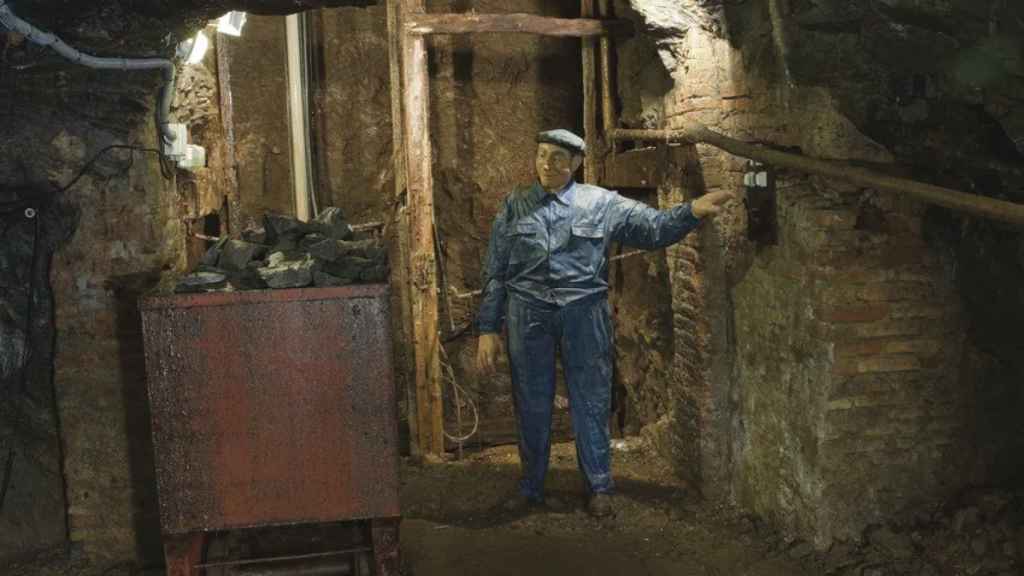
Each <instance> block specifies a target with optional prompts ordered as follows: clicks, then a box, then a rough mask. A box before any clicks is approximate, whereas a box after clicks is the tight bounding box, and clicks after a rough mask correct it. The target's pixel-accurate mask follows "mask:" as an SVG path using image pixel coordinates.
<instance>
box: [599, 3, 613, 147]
mask: <svg viewBox="0 0 1024 576" xmlns="http://www.w3.org/2000/svg"><path fill="white" fill-rule="evenodd" d="M609 4H610V3H609V2H608V0H598V3H597V7H598V15H599V16H600V17H601V18H611V17H612V13H611V7H610V6H609ZM600 42H601V119H602V120H603V121H604V137H605V138H608V133H609V132H611V131H612V130H613V129H614V128H615V126H616V125H617V124H618V119H617V118H616V117H615V101H614V99H613V97H612V94H613V91H612V86H613V84H612V39H611V38H610V37H608V36H601V40H600ZM608 139H609V140H610V138H608ZM609 144H611V142H609Z"/></svg>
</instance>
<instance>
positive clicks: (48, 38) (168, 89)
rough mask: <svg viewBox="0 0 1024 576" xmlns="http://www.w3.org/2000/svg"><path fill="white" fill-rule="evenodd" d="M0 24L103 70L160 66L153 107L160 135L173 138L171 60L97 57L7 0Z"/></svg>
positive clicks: (1, 5)
mask: <svg viewBox="0 0 1024 576" xmlns="http://www.w3.org/2000/svg"><path fill="white" fill-rule="evenodd" d="M0 24H2V25H3V26H4V27H6V28H7V29H9V30H12V31H14V32H17V33H19V34H22V35H24V36H25V37H26V38H28V39H29V40H30V41H32V42H35V43H36V44H39V45H41V46H49V47H50V48H51V49H53V50H54V51H55V52H57V53H58V54H60V55H61V56H63V57H65V58H67V59H68V60H70V61H72V62H74V63H76V64H81V65H83V66H87V67H89V68H97V69H103V70H161V71H163V75H164V86H163V88H162V90H161V92H160V101H159V103H158V107H157V123H158V124H159V126H160V132H161V134H162V135H163V138H164V139H165V140H166V141H168V142H171V141H174V140H175V134H174V132H173V131H172V130H171V129H170V126H169V124H170V116H171V104H172V103H173V102H174V90H175V82H174V81H175V69H174V62H171V61H170V60H168V59H165V58H100V57H97V56H91V55H89V54H85V53H84V52H81V51H79V50H76V49H74V48H72V47H71V46H69V45H68V44H67V43H65V42H64V41H63V40H61V39H60V38H58V37H57V36H54V35H53V34H50V33H48V32H44V31H43V30H40V29H39V28H36V27H35V26H33V25H32V24H29V23H28V22H26V21H24V20H22V19H21V18H19V17H18V16H17V15H16V14H15V13H14V11H13V10H11V7H10V4H9V3H8V2H7V0H0Z"/></svg>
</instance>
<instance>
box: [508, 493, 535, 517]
mask: <svg viewBox="0 0 1024 576" xmlns="http://www.w3.org/2000/svg"><path fill="white" fill-rule="evenodd" d="M537 504H538V502H537V501H536V500H534V499H533V498H530V497H529V496H527V495H525V494H522V493H520V492H516V493H515V494H513V495H511V496H509V497H508V499H507V500H505V502H504V503H503V504H502V505H501V507H502V508H504V509H505V511H506V512H511V513H519V512H525V511H526V510H527V509H529V508H530V507H532V506H535V505H537Z"/></svg>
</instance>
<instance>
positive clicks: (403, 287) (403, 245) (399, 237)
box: [386, 0, 427, 458]
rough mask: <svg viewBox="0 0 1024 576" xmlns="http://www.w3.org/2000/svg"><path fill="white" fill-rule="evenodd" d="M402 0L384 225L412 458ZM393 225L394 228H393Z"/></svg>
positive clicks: (417, 445)
mask: <svg viewBox="0 0 1024 576" xmlns="http://www.w3.org/2000/svg"><path fill="white" fill-rule="evenodd" d="M401 1H402V0H387V21H388V67H389V72H390V79H391V154H392V157H393V159H394V167H395V195H394V197H393V199H392V202H394V206H395V207H396V208H397V210H393V217H394V218H395V219H397V222H387V223H386V227H387V228H389V229H393V230H394V236H392V237H391V238H392V241H393V242H394V247H395V253H396V255H397V257H398V266H396V267H395V272H394V276H395V279H394V285H396V287H397V289H398V302H399V310H398V314H399V319H398V321H397V322H395V325H396V326H397V327H398V329H397V330H396V331H397V332H398V334H397V335H396V336H397V338H396V340H395V342H396V347H397V349H398V351H399V354H398V360H399V366H400V367H401V369H402V375H401V376H400V377H399V382H400V383H402V384H405V390H404V392H405V401H406V413H407V416H406V418H407V420H408V421H409V437H410V441H409V444H410V446H409V452H410V453H411V454H412V456H413V457H416V458H418V457H419V456H420V455H421V454H422V453H423V450H425V449H426V446H427V445H426V444H423V443H422V439H421V438H420V433H419V430H420V426H419V418H420V413H419V405H418V400H417V399H418V398H419V395H418V394H417V393H416V378H415V377H413V378H410V377H409V375H412V374H415V373H416V370H415V354H414V350H415V348H414V346H413V339H412V336H413V331H414V330H415V326H414V323H413V315H412V291H411V287H410V284H409V217H408V214H409V213H408V210H406V209H405V206H403V204H405V203H406V200H403V198H407V195H406V183H405V175H406V172H405V154H406V152H405V130H404V128H403V126H405V122H404V112H403V109H402V27H401V11H402V6H401ZM392 225H393V227H392Z"/></svg>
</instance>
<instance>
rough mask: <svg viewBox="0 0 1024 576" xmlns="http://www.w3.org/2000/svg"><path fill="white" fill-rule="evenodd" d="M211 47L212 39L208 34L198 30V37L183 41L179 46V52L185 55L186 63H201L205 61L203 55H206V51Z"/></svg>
mask: <svg viewBox="0 0 1024 576" xmlns="http://www.w3.org/2000/svg"><path fill="white" fill-rule="evenodd" d="M209 48H210V39H209V38H207V37H206V34H203V33H202V32H197V33H196V37H195V38H192V39H190V40H186V41H184V42H182V43H181V45H180V46H179V47H178V54H179V55H182V56H184V55H185V54H188V56H187V57H185V63H186V64H192V65H195V64H199V63H200V62H202V61H203V57H204V56H206V51H207V50H208V49H209Z"/></svg>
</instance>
